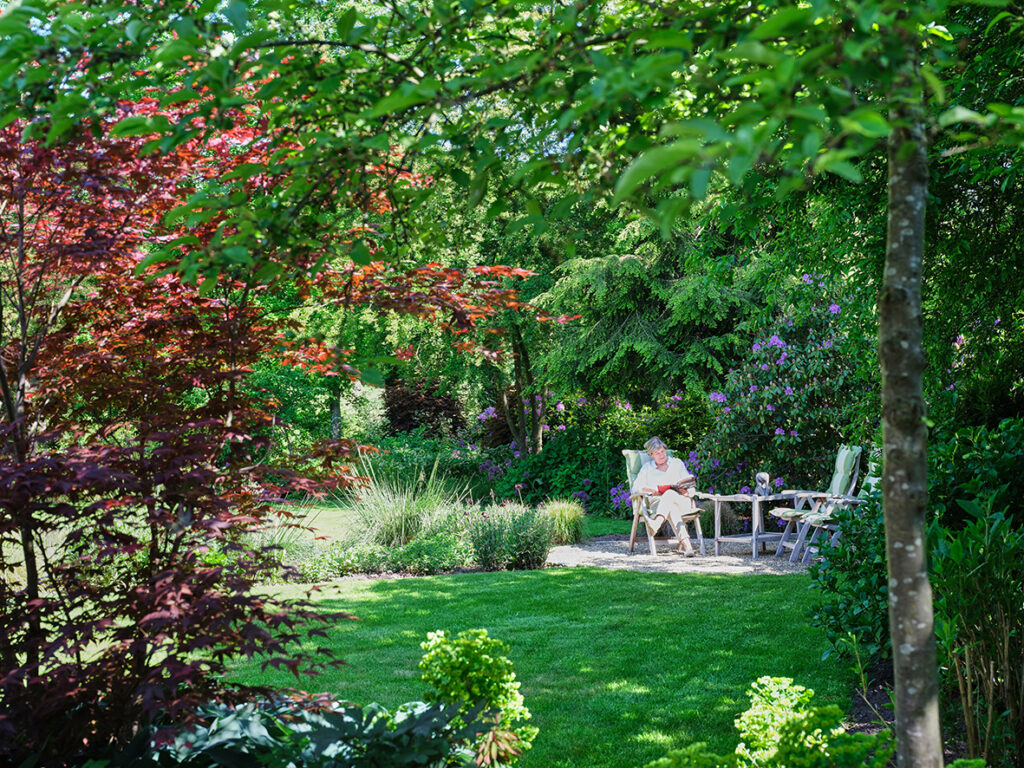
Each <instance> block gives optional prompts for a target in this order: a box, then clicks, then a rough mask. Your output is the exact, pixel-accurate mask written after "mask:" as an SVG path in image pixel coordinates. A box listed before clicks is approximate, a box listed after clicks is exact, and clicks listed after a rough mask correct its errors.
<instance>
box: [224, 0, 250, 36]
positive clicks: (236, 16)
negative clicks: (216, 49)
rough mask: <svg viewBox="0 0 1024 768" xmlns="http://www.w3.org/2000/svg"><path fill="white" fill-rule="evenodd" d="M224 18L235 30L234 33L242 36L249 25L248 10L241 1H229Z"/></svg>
mask: <svg viewBox="0 0 1024 768" xmlns="http://www.w3.org/2000/svg"><path fill="white" fill-rule="evenodd" d="M224 16H225V18H227V20H228V21H229V22H230V23H231V26H232V27H234V28H235V32H237V33H238V34H242V33H243V32H244V31H245V27H246V25H247V24H248V23H249V8H248V6H247V4H246V3H244V2H241V0H231V2H230V3H228V4H227V7H226V8H225V9H224Z"/></svg>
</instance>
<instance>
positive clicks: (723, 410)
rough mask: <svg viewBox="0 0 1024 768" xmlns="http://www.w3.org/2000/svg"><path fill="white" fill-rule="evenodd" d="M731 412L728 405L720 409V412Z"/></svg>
mask: <svg viewBox="0 0 1024 768" xmlns="http://www.w3.org/2000/svg"><path fill="white" fill-rule="evenodd" d="M731 412H732V408H730V407H728V406H726V407H725V408H723V409H722V413H731Z"/></svg>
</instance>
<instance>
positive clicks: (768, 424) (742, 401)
mask: <svg viewBox="0 0 1024 768" xmlns="http://www.w3.org/2000/svg"><path fill="white" fill-rule="evenodd" d="M801 286H802V290H801V291H799V292H798V294H797V297H796V298H797V299H798V302H797V304H796V307H795V308H794V310H793V314H792V316H790V317H788V318H786V319H783V320H781V321H779V322H776V323H773V324H771V325H769V326H767V327H764V328H763V329H762V330H761V332H760V333H758V334H756V336H755V338H754V340H753V342H752V343H751V346H750V349H749V352H747V353H746V355H745V357H744V359H743V360H742V362H741V363H740V364H739V365H738V366H737V367H736V368H734V369H733V370H731V371H729V375H728V377H727V378H726V380H725V383H724V386H722V388H721V391H715V392H712V393H710V395H709V396H708V399H709V401H710V404H711V409H712V413H713V414H714V422H713V424H712V427H711V429H710V431H709V432H708V433H707V434H706V436H705V437H704V439H703V440H702V441H701V443H700V445H699V447H698V450H697V452H696V454H695V455H691V457H690V458H691V461H689V462H687V465H688V466H689V468H690V469H691V471H700V472H702V474H703V477H704V479H705V480H706V486H705V487H712V488H715V489H718V490H722V491H726V492H734V491H736V490H737V489H739V490H742V489H741V488H740V486H741V485H749V484H750V482H751V480H752V479H753V477H752V476H753V474H754V473H755V472H758V471H762V470H763V471H767V472H768V473H769V474H771V475H772V476H773V478H774V486H775V487H776V488H778V487H781V485H783V484H785V485H786V486H787V487H812V488H813V487H816V486H818V485H820V484H821V483H822V482H823V480H824V479H826V478H827V477H828V475H829V472H830V468H831V462H832V460H833V459H834V457H835V452H836V448H837V446H838V445H839V444H840V443H843V442H857V441H863V440H864V439H865V438H866V437H867V436H869V435H871V434H872V432H873V431H874V429H875V423H874V421H873V419H872V417H870V416H868V415H867V414H872V413H874V414H877V413H878V412H879V411H878V407H877V400H878V393H877V391H876V384H875V382H874V381H873V380H868V379H866V378H865V375H864V373H863V372H864V371H865V370H867V367H866V366H865V365H863V360H864V359H865V358H866V357H870V355H871V354H872V350H871V345H872V340H871V339H870V338H867V337H866V336H865V335H864V334H863V333H861V332H860V330H859V329H860V328H861V324H860V320H859V319H858V320H857V321H849V320H848V318H847V314H848V313H847V304H840V303H839V301H840V300H839V299H835V300H833V299H832V298H827V297H826V294H827V291H826V288H827V286H826V284H825V283H824V282H823V281H822V280H821V279H820V277H819V276H811V275H807V274H805V275H804V276H803V278H802V281H801ZM848 304H849V306H851V307H852V309H851V312H853V311H859V312H863V311H864V309H863V304H860V305H858V304H856V302H850V303H848ZM691 464H692V466H691Z"/></svg>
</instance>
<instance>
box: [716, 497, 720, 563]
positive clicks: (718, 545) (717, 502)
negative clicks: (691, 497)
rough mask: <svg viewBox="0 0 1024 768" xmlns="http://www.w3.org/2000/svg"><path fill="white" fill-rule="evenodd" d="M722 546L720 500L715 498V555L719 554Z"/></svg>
mask: <svg viewBox="0 0 1024 768" xmlns="http://www.w3.org/2000/svg"><path fill="white" fill-rule="evenodd" d="M721 548H722V502H720V501H719V500H718V499H715V557H718V555H720V554H721Z"/></svg>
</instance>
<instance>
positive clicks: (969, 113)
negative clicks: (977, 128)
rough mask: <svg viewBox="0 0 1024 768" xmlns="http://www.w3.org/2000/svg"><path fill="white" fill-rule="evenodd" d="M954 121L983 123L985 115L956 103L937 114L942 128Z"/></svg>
mask: <svg viewBox="0 0 1024 768" xmlns="http://www.w3.org/2000/svg"><path fill="white" fill-rule="evenodd" d="M954 123H977V124H978V125H984V124H985V117H984V116H983V115H982V114H980V113H978V112H975V111H974V110H973V109H968V108H967V107H962V106H960V105H959V104H958V105H957V106H955V107H953V108H952V109H947V110H946V111H945V112H943V113H942V114H941V115H939V125H941V126H942V127H943V128H945V127H947V126H950V125H953V124H954Z"/></svg>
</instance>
